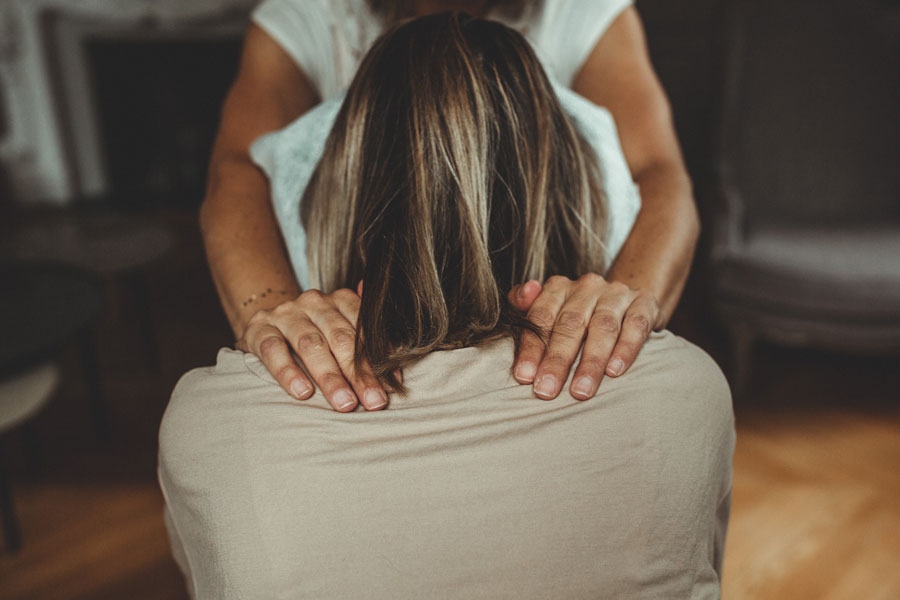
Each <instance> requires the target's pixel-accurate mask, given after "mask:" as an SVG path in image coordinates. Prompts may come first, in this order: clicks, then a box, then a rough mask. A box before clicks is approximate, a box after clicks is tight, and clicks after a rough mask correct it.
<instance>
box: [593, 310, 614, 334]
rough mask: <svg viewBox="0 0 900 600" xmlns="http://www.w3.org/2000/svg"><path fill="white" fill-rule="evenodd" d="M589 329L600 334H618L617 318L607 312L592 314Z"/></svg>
mask: <svg viewBox="0 0 900 600" xmlns="http://www.w3.org/2000/svg"><path fill="white" fill-rule="evenodd" d="M591 327H592V328H593V329H596V330H598V331H600V332H601V333H609V334H618V333H619V329H620V327H621V322H620V321H619V317H618V316H617V315H616V314H615V313H613V312H611V311H608V310H601V311H597V312H596V313H594V316H593V318H592V319H591Z"/></svg>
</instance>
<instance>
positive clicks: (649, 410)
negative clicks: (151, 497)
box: [160, 332, 734, 599]
mask: <svg viewBox="0 0 900 600" xmlns="http://www.w3.org/2000/svg"><path fill="white" fill-rule="evenodd" d="M512 352H513V345H512V341H511V340H510V339H509V338H504V339H500V340H496V341H493V342H489V343H487V344H485V345H482V346H477V347H469V348H462V349H459V350H451V351H442V352H434V353H432V354H429V355H427V356H426V357H425V358H423V359H421V360H420V361H418V362H416V363H415V364H414V365H412V366H411V367H407V368H406V369H405V370H404V383H405V384H406V385H407V386H408V388H409V394H408V395H407V396H406V397H405V398H402V397H396V398H393V399H392V401H391V404H390V406H389V407H388V409H386V410H384V411H380V412H371V413H368V412H364V411H361V410H358V411H356V412H354V413H347V414H343V413H338V412H335V411H334V410H333V409H331V407H330V405H329V404H328V402H327V401H326V400H325V398H324V397H323V396H321V395H320V394H319V393H318V392H317V393H316V395H314V396H313V397H312V398H310V399H309V400H307V401H306V402H303V403H298V402H297V401H296V400H293V399H291V398H290V397H289V396H287V395H286V394H284V392H283V391H282V390H281V389H280V387H278V385H277V384H276V383H275V381H274V379H272V378H271V377H270V376H269V375H268V373H267V371H266V370H265V368H264V367H263V366H262V364H261V363H260V362H259V361H258V360H257V359H256V358H255V357H254V356H253V355H250V354H244V353H241V352H236V351H232V350H226V349H223V350H221V351H220V353H219V356H218V363H217V365H216V366H215V367H212V368H206V369H197V370H194V371H191V372H190V373H188V374H187V375H185V376H184V377H183V378H182V380H181V381H180V382H179V384H178V386H177V388H176V389H175V392H174V394H173V397H172V400H171V402H170V405H169V408H168V409H167V411H166V415H165V417H164V419H163V424H162V428H161V433H160V480H161V483H162V486H163V490H164V493H165V494H166V497H167V505H168V509H167V510H168V514H167V517H168V520H169V522H170V527H171V530H172V538H173V543H174V544H175V545H176V546H181V548H178V547H176V556H178V555H179V554H181V556H182V560H180V562H181V563H182V567H183V568H184V569H185V571H186V572H188V573H189V575H190V577H189V578H190V579H191V580H192V582H191V583H192V587H193V588H194V591H195V594H196V596H197V597H200V598H256V597H259V598H263V597H264V598H275V597H283V598H316V599H325V598H360V597H365V598H391V599H398V598H479V597H484V598H506V597H509V598H512V597H515V598H598V597H629V598H638V597H654V598H659V597H665V598H669V597H671V598H676V597H677V598H688V597H690V598H707V597H717V596H718V593H719V577H720V575H721V556H722V551H723V547H722V544H723V540H724V532H725V526H726V524H727V518H728V509H729V500H730V493H729V492H730V489H731V453H732V451H733V445H734V430H733V420H732V410H731V401H730V394H729V392H728V388H727V385H726V383H725V381H724V378H723V377H722V375H721V373H720V372H719V370H718V368H717V367H716V366H715V363H713V362H712V360H711V359H709V357H708V356H706V355H705V354H704V353H703V352H702V351H701V350H699V349H697V348H696V347H695V346H693V345H691V344H689V343H687V342H686V341H684V340H682V339H681V338H678V337H677V336H674V335H672V334H671V333H668V332H663V333H658V334H653V335H652V336H651V338H650V340H649V341H648V343H647V345H646V346H645V348H644V349H643V350H642V352H641V354H640V355H639V357H638V360H637V362H636V363H635V364H634V366H633V367H632V370H631V371H630V372H629V374H628V376H627V377H623V378H615V379H611V378H610V379H606V380H604V382H603V384H602V385H601V386H600V389H599V391H598V393H597V395H596V396H595V397H594V398H592V399H590V400H588V401H586V402H581V401H577V400H574V399H572V398H571V397H569V396H568V395H564V396H562V397H560V398H558V399H556V400H553V401H543V400H538V399H535V398H534V397H533V396H532V395H531V393H530V390H529V389H528V388H527V387H524V386H520V385H519V384H518V383H516V382H515V380H514V379H512V377H511V376H510V375H509V371H508V369H509V364H510V363H511V357H512ZM182 550H184V551H186V552H183V551H182Z"/></svg>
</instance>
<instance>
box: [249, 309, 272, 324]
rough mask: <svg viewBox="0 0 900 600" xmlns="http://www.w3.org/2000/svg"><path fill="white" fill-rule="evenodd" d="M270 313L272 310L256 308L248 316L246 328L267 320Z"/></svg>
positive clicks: (264, 322)
mask: <svg viewBox="0 0 900 600" xmlns="http://www.w3.org/2000/svg"><path fill="white" fill-rule="evenodd" d="M271 315H272V311H271V310H268V309H263V310H258V311H256V312H255V313H253V315H252V316H251V317H250V319H249V320H248V321H247V328H248V329H249V328H250V327H253V326H258V325H264V324H266V323H268V322H269V319H270V317H271Z"/></svg>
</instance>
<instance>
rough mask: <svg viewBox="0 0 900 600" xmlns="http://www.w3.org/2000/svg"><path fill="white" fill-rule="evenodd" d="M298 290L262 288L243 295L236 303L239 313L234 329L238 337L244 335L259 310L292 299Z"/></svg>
mask: <svg viewBox="0 0 900 600" xmlns="http://www.w3.org/2000/svg"><path fill="white" fill-rule="evenodd" d="M298 293H299V292H298V291H297V290H290V289H284V288H264V289H261V290H259V291H258V292H255V293H253V294H250V295H249V296H246V297H244V298H243V299H242V300H240V301H239V302H238V304H237V305H236V307H235V308H236V311H237V314H238V315H239V322H238V326H239V328H240V330H239V331H236V332H235V333H236V334H237V337H238V338H241V337H242V336H243V335H244V332H245V331H246V330H247V326H248V325H249V323H250V320H251V319H252V318H253V317H254V316H255V315H256V314H257V313H259V312H261V311H264V310H272V309H273V308H275V307H277V306H279V305H280V304H283V303H284V302H289V301H290V300H293V299H294V298H295V297H296V296H297V294H298Z"/></svg>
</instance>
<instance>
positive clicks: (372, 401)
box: [236, 288, 387, 412]
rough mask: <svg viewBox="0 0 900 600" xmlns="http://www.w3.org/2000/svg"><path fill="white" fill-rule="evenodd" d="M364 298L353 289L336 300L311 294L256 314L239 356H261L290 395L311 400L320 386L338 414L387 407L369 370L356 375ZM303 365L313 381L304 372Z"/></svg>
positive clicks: (340, 292)
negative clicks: (357, 344)
mask: <svg viewBox="0 0 900 600" xmlns="http://www.w3.org/2000/svg"><path fill="white" fill-rule="evenodd" d="M359 303H360V297H359V295H358V294H357V293H356V292H354V291H353V290H350V289H348V288H343V289H339V290H336V291H334V292H332V293H330V294H325V293H322V292H321V291H319V290H307V291H305V292H303V293H302V294H300V295H299V296H298V297H297V298H296V299H294V300H289V301H287V302H284V303H282V304H280V305H278V306H276V307H275V308H273V309H271V310H260V311H258V312H257V313H256V314H254V315H253V316H252V317H251V318H250V320H249V322H248V323H247V327H246V329H245V330H244V336H243V337H242V338H241V339H240V340H238V342H237V344H236V347H237V349H238V350H242V351H244V352H250V353H252V354H255V355H256V356H257V357H258V358H259V359H260V360H261V361H262V363H263V364H264V365H265V366H266V368H267V369H268V370H269V373H271V374H272V376H273V377H274V378H275V379H276V380H277V381H278V383H279V385H281V387H282V388H284V390H285V391H286V392H287V393H288V394H290V395H291V396H293V397H294V398H297V399H298V400H306V399H307V398H309V397H310V396H311V395H312V393H313V391H314V388H313V384H315V385H317V386H319V389H320V390H321V391H322V394H324V395H325V397H326V398H327V399H328V402H329V403H330V404H331V406H332V407H333V408H334V409H335V410H336V411H338V412H350V411H352V410H353V409H354V408H356V405H357V404H358V403H360V402H362V405H363V407H364V408H365V409H366V410H379V409H382V408H384V407H385V406H387V393H386V391H385V390H384V389H383V388H382V387H381V384H380V383H379V382H378V380H377V379H376V378H375V376H374V375H373V374H372V371H371V369H370V368H369V366H368V364H366V365H365V368H364V369H363V372H361V373H357V372H355V369H354V366H353V357H354V350H355V342H356V322H357V316H358V315H359ZM291 348H293V350H294V352H295V353H296V355H297V356H298V357H299V358H300V360H301V361H303V365H304V366H305V367H306V369H307V371H309V374H310V375H311V376H312V380H313V381H310V378H309V377H307V376H306V374H305V373H304V372H303V369H301V368H300V367H299V365H298V364H297V362H296V360H295V359H294V356H293V355H292V354H291Z"/></svg>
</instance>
